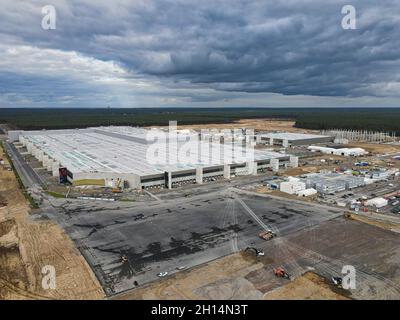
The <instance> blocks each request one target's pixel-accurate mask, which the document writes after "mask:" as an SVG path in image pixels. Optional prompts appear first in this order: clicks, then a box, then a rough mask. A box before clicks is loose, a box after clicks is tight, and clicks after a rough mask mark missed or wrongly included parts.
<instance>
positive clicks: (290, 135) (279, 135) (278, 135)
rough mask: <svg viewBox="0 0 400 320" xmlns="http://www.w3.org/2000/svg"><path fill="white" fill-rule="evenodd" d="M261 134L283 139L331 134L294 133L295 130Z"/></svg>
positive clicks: (312, 137)
mask: <svg viewBox="0 0 400 320" xmlns="http://www.w3.org/2000/svg"><path fill="white" fill-rule="evenodd" d="M260 136H262V137H265V138H273V139H282V140H289V141H294V140H307V139H317V138H329V137H330V136H323V135H319V134H306V133H294V132H271V133H261V134H260Z"/></svg>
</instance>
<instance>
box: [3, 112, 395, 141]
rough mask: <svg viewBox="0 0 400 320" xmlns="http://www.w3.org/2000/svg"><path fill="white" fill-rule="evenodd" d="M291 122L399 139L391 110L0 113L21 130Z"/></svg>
mask: <svg viewBox="0 0 400 320" xmlns="http://www.w3.org/2000/svg"><path fill="white" fill-rule="evenodd" d="M246 118H247V119H257V118H276V119H287V120H295V121H296V124H295V126H296V127H298V128H305V129H315V130H321V129H355V130H375V131H394V132H396V133H397V135H398V136H400V109H395V108H374V109H371V108H370V109H359V108H357V109H356V108H353V109H350V108H334V109H333V108H330V109H324V108H240V109H239V108H218V109H215V108H206V109H192V108H168V109H166V108H152V109H0V123H7V124H8V125H9V126H10V127H12V128H19V129H25V130H39V129H62V128H84V127H88V126H101V125H131V126H150V125H167V124H168V121H170V120H177V121H178V123H179V124H207V123H231V122H233V121H237V120H240V119H246Z"/></svg>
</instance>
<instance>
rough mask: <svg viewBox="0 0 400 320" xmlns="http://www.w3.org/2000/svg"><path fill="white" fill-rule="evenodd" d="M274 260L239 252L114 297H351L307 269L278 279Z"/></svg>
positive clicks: (146, 298) (145, 298)
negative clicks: (269, 267) (273, 269)
mask: <svg viewBox="0 0 400 320" xmlns="http://www.w3.org/2000/svg"><path fill="white" fill-rule="evenodd" d="M271 262H273V261H272V259H270V258H268V257H266V258H261V259H260V258H258V259H257V258H255V256H252V255H251V254H249V253H243V252H242V253H236V254H232V255H229V256H226V257H223V258H220V259H217V260H215V261H212V262H210V263H207V264H206V265H203V266H199V267H197V268H195V269H193V270H191V271H188V272H181V273H178V274H177V275H175V276H173V277H171V278H168V279H163V280H161V281H158V282H155V283H152V284H149V285H147V286H145V287H143V288H140V289H137V290H134V291H130V292H127V293H124V294H121V295H118V296H116V297H115V299H118V300H131V299H134V300H136V299H144V300H148V299H168V300H178V299H202V300H204V299H205V300H212V299H266V300H271V299H272V300H276V299H335V300H342V299H348V298H347V297H346V296H345V292H344V291H343V290H338V289H336V288H335V287H333V286H332V285H330V284H329V283H328V281H327V280H326V279H325V278H323V277H321V276H319V275H317V274H315V273H311V272H307V273H305V274H304V275H302V276H300V277H298V278H296V279H295V280H294V281H291V282H287V281H286V280H282V279H277V278H275V277H274V276H273V275H272V272H271V270H267V269H266V267H265V265H268V264H270V263H271ZM282 284H283V286H280V285H282ZM277 286H278V287H277ZM274 287H277V288H276V289H275V290H272V291H270V289H271V288H274ZM264 291H265V292H264Z"/></svg>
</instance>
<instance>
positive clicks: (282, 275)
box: [274, 267, 290, 280]
mask: <svg viewBox="0 0 400 320" xmlns="http://www.w3.org/2000/svg"><path fill="white" fill-rule="evenodd" d="M274 274H275V276H276V277H278V278H284V279H287V280H290V274H289V273H287V272H286V270H285V269H284V268H283V267H278V268H275V269H274Z"/></svg>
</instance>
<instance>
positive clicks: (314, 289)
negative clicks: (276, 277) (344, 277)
mask: <svg viewBox="0 0 400 320" xmlns="http://www.w3.org/2000/svg"><path fill="white" fill-rule="evenodd" d="M264 299H265V300H349V299H350V298H348V297H347V295H346V291H345V290H343V289H338V288H336V287H334V286H333V285H332V284H330V283H329V282H328V281H327V280H326V279H325V278H323V277H321V276H319V275H318V274H315V273H313V272H306V273H305V274H304V275H302V276H300V277H298V278H296V279H294V280H293V281H291V282H289V283H288V284H286V285H285V286H282V287H280V288H278V289H275V290H273V291H271V292H268V293H267V294H266V295H264Z"/></svg>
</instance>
